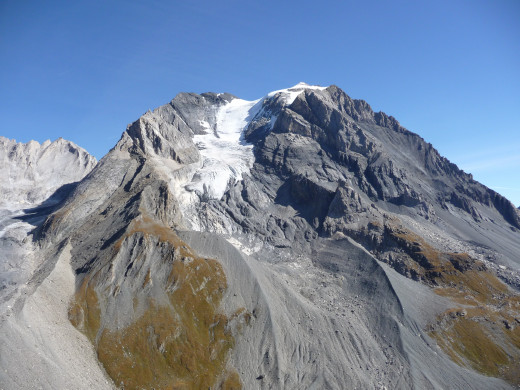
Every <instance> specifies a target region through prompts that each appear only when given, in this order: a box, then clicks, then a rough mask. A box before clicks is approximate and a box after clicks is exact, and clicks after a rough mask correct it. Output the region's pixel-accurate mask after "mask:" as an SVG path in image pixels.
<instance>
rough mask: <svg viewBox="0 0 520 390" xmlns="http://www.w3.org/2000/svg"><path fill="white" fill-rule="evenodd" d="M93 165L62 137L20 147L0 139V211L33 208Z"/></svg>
mask: <svg viewBox="0 0 520 390" xmlns="http://www.w3.org/2000/svg"><path fill="white" fill-rule="evenodd" d="M95 165H96V159H95V158H94V157H93V156H91V155H90V154H88V153H87V152H86V151H85V150H84V149H82V148H80V147H79V146H77V145H75V144H74V143H72V142H70V141H66V140H64V139H63V138H59V139H57V140H55V141H54V142H51V141H49V140H47V141H45V142H44V143H42V144H39V143H38V142H36V141H30V142H28V143H26V144H23V143H17V142H16V141H14V140H10V139H7V138H4V137H0V170H1V171H2V176H1V177H0V189H1V191H0V196H1V198H0V208H14V209H22V208H28V207H31V206H36V205H38V204H39V203H41V202H43V201H44V200H47V199H48V198H49V197H50V196H51V195H52V194H53V193H54V191H56V190H57V189H59V188H60V187H61V186H63V185H64V184H68V183H73V182H76V181H79V180H81V179H83V177H84V176H85V175H86V174H87V173H88V172H90V171H91V170H92V168H93V167H94V166H95Z"/></svg>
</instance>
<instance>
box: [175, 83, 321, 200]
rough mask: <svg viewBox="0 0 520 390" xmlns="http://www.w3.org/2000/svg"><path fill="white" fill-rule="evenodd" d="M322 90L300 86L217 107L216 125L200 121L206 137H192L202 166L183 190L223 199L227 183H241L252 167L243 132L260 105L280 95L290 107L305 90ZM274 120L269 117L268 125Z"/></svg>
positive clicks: (237, 100)
mask: <svg viewBox="0 0 520 390" xmlns="http://www.w3.org/2000/svg"><path fill="white" fill-rule="evenodd" d="M325 88H326V87H319V86H315V85H308V84H305V83H299V84H297V85H295V86H293V87H291V88H287V89H281V90H278V91H273V92H271V93H269V94H267V95H266V96H264V97H263V98H261V99H258V100H253V101H247V100H242V99H233V100H232V101H231V102H229V103H227V104H226V105H224V106H220V107H216V123H215V124H214V125H213V126H212V125H211V124H210V123H208V122H207V121H206V120H200V124H201V125H202V126H203V127H204V128H205V129H206V134H202V135H195V136H194V137H193V140H194V142H195V144H196V145H197V147H198V148H199V150H200V153H201V155H202V164H201V167H200V168H199V169H198V170H197V171H196V172H195V174H194V175H193V178H192V180H191V182H190V183H188V184H187V185H186V186H185V189H186V190H188V191H190V192H195V193H196V194H197V195H199V197H202V198H204V199H220V198H222V196H223V195H224V193H225V191H226V189H227V186H228V184H230V183H231V184H232V183H235V182H237V181H240V180H242V178H243V175H244V174H246V173H249V171H250V169H251V167H252V165H253V162H254V156H253V146H252V145H250V144H247V143H245V141H244V139H243V132H244V130H245V129H246V128H247V126H248V125H249V123H250V122H251V120H252V119H253V118H254V117H255V116H256V115H257V114H258V113H259V112H260V110H261V109H262V105H263V102H264V101H265V100H266V99H271V98H273V97H274V96H275V95H277V94H281V96H282V98H283V99H284V101H285V104H286V105H289V104H291V103H292V102H293V101H294V99H296V97H297V96H298V95H299V94H300V93H302V92H303V91H304V90H306V89H314V90H323V89H325ZM275 119H276V118H271V126H272V124H273V123H274V120H275Z"/></svg>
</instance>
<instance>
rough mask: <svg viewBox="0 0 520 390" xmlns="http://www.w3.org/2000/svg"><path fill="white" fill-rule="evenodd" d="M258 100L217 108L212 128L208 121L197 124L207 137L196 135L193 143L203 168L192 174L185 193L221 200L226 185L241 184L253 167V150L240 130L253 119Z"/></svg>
mask: <svg viewBox="0 0 520 390" xmlns="http://www.w3.org/2000/svg"><path fill="white" fill-rule="evenodd" d="M259 102H260V99H259V100H254V101H247V100H242V99H234V100H232V101H231V102H229V103H227V104H226V105H224V106H221V107H218V108H217V112H216V123H215V124H214V126H213V128H212V126H211V125H210V124H209V123H208V122H207V121H203V120H201V121H200V124H201V125H202V126H204V127H205V128H206V134H202V135H195V136H194V137H193V141H194V142H195V144H196V145H197V147H198V148H199V150H200V152H201V155H202V166H201V167H200V168H199V169H198V170H197V171H196V172H195V175H194V176H193V179H192V181H191V183H189V184H188V185H186V189H187V190H188V191H195V192H196V193H197V194H199V196H202V197H205V198H211V199H220V198H221V197H222V196H223V195H224V192H225V191H226V188H227V185H228V183H229V182H230V181H231V182H236V181H239V180H242V175H243V174H244V173H246V172H249V170H250V168H251V166H252V163H253V151H252V149H253V146H252V145H248V144H246V143H245V142H244V141H243V139H242V133H243V130H244V129H245V128H246V127H247V125H248V124H249V122H250V120H251V119H252V118H253V117H254V116H255V115H256V113H257V112H258V110H259V108H260V107H261V104H257V103H259Z"/></svg>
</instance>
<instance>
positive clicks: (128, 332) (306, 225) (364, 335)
mask: <svg viewBox="0 0 520 390" xmlns="http://www.w3.org/2000/svg"><path fill="white" fill-rule="evenodd" d="M0 164H1V169H2V175H1V177H0V202H1V203H0V230H1V233H0V254H1V257H0V283H1V290H0V302H1V306H0V309H1V310H0V388H3V389H35V388H43V389H94V388H95V389H114V388H120V389H509V388H514V387H516V386H519V385H520V273H519V271H520V255H519V254H520V210H519V209H517V208H516V207H515V206H513V205H512V204H511V202H509V201H508V200H507V199H505V198H504V197H502V196H501V195H499V194H498V193H496V192H494V191H492V190H491V189H489V188H487V187H485V186H484V185H482V184H480V183H478V182H476V181H475V180H473V178H472V176H471V175H470V174H468V173H465V172H463V171H462V170H460V169H458V168H457V166H456V165H454V164H452V163H450V162H449V161H448V160H447V159H446V158H444V157H442V156H440V155H439V153H438V152H437V151H436V150H435V149H434V148H433V146H432V145H431V144H428V143H427V142H425V141H424V140H423V139H422V138H421V137H420V136H418V135H417V134H415V133H412V132H410V131H408V130H406V129H404V128H403V127H401V126H400V124H399V123H398V122H397V120H396V119H394V118H393V117H391V116H388V115H386V114H385V113H382V112H374V111H373V110H372V109H371V108H370V106H369V105H368V104H367V103H366V102H364V101H362V100H355V99H352V98H350V97H349V96H348V95H347V94H345V92H343V91H342V90H341V89H339V88H338V87H336V86H329V87H318V86H310V85H307V84H304V83H300V84H298V85H296V86H294V87H292V88H288V89H282V90H279V91H274V92H271V93H269V94H267V95H265V96H264V97H262V98H261V99H258V100H255V101H245V100H241V99H239V98H237V97H235V96H233V95H230V94H228V93H203V94H201V95H198V94H195V93H180V94H178V95H177V96H176V97H175V98H174V99H173V100H172V101H171V102H169V103H168V104H166V105H164V106H161V107H159V108H157V109H155V110H154V111H149V112H147V113H145V114H144V115H143V116H142V117H140V118H139V119H138V120H137V121H135V122H134V123H132V124H130V125H129V126H128V128H127V129H126V131H125V132H124V133H123V135H122V136H121V139H120V140H119V142H118V143H117V144H116V145H115V146H114V147H113V149H112V150H111V151H110V152H109V153H108V154H107V155H106V156H105V157H103V158H102V159H101V160H100V161H99V162H97V163H96V161H95V159H94V158H93V157H91V156H90V155H88V153H86V152H85V151H84V150H82V149H81V148H79V147H77V146H76V145H74V144H72V143H70V142H67V141H64V140H61V139H60V140H57V141H55V142H53V143H50V142H46V143H44V144H42V145H39V144H38V143H35V142H30V143H28V144H25V145H24V144H17V143H15V142H14V141H10V140H7V139H5V138H1V139H0Z"/></svg>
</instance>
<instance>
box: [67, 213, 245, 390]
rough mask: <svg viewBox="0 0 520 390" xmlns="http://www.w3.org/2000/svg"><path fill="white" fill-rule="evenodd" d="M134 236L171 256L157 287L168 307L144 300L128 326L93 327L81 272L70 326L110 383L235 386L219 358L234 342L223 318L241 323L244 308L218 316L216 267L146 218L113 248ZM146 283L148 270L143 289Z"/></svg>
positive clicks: (219, 274) (222, 283)
mask: <svg viewBox="0 0 520 390" xmlns="http://www.w3.org/2000/svg"><path fill="white" fill-rule="evenodd" d="M136 233H143V234H144V236H145V240H148V239H151V238H152V237H155V238H158V239H159V240H160V241H163V242H168V243H169V244H171V246H172V250H173V251H174V253H175V256H172V257H169V258H167V259H164V260H163V261H166V262H169V263H170V265H171V271H170V275H169V279H168V280H169V282H168V283H169V284H168V286H165V287H166V291H167V292H168V293H167V294H168V297H169V304H168V305H158V304H157V303H156V302H154V301H152V300H150V301H148V302H147V307H148V308H147V310H146V311H145V312H144V314H143V315H142V316H141V317H139V318H138V319H137V320H136V321H135V322H134V323H132V324H131V325H129V326H127V327H126V328H124V329H117V330H110V329H101V330H100V329H99V326H100V325H99V324H100V310H99V304H98V302H99V301H98V299H97V295H96V292H95V291H94V289H93V288H92V287H91V284H94V283H93V282H91V281H90V279H89V277H86V278H85V281H84V283H83V284H82V286H81V288H80V290H79V291H78V293H77V294H76V299H75V301H74V302H73V303H72V304H71V306H70V310H69V314H70V319H71V322H72V323H73V325H74V326H76V327H78V329H80V330H82V331H83V332H84V333H85V334H87V335H88V336H89V338H90V340H91V341H92V342H93V343H94V344H95V346H96V348H97V352H98V358H99V360H100V362H101V363H102V364H103V366H104V367H105V370H106V371H107V373H108V374H109V375H110V377H111V378H112V379H113V380H114V383H115V384H116V385H117V386H121V387H124V388H125V389H208V388H216V387H219V388H222V389H241V388H242V385H241V382H240V378H239V376H238V373H236V372H235V371H227V370H226V362H227V356H228V354H229V351H230V350H231V349H232V348H233V345H234V337H233V335H232V333H231V328H230V321H235V322H237V323H239V324H242V323H246V324H248V323H249V321H250V314H249V313H248V312H247V310H246V309H245V308H240V309H238V310H237V311H236V312H235V313H234V315H233V316H232V317H231V318H228V317H227V316H225V315H224V314H222V313H220V311H219V307H220V303H221V300H222V297H223V294H224V292H225V290H226V288H227V281H226V276H225V274H224V270H223V268H222V266H221V264H220V263H219V262H217V261H216V260H213V259H205V258H201V257H199V256H197V255H196V254H195V253H194V252H193V251H192V250H191V248H189V247H188V246H187V245H186V244H185V243H184V242H183V241H181V240H180V239H179V237H178V236H177V235H176V234H175V232H174V231H173V230H171V229H169V228H168V227H166V226H163V225H161V224H158V223H156V222H154V221H153V220H151V218H148V217H142V218H140V219H138V220H134V221H133V222H132V224H131V225H130V226H129V229H128V232H127V233H126V234H125V235H124V236H123V237H122V238H121V239H120V240H119V241H118V242H117V243H116V244H115V250H119V249H120V248H121V245H122V243H123V241H124V240H125V239H126V238H127V237H129V236H131V235H133V234H136ZM89 281H90V282H89ZM149 283H151V274H150V272H149V271H148V273H147V275H146V277H145V280H144V285H143V287H144V286H146V285H148V284H149ZM134 304H135V300H134ZM96 335H98V340H97V341H96Z"/></svg>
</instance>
